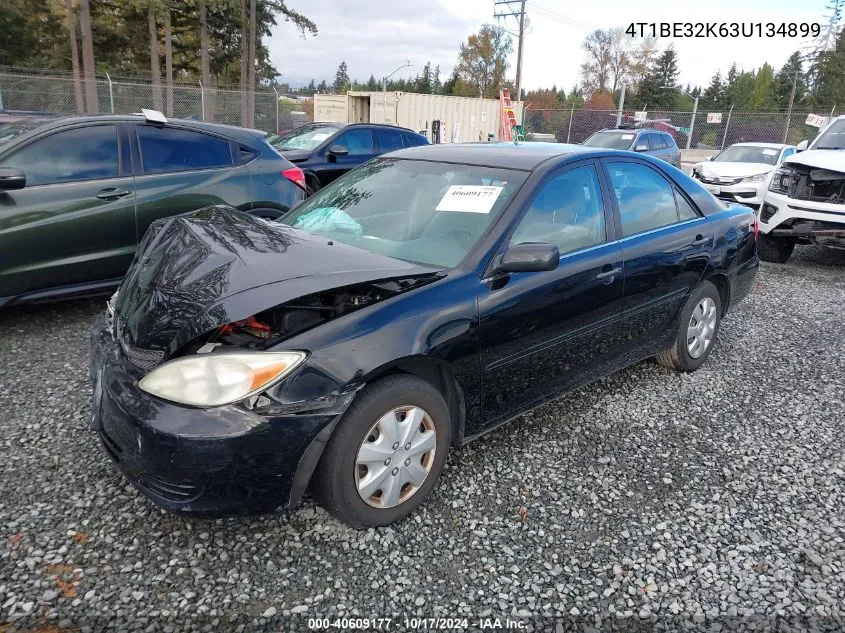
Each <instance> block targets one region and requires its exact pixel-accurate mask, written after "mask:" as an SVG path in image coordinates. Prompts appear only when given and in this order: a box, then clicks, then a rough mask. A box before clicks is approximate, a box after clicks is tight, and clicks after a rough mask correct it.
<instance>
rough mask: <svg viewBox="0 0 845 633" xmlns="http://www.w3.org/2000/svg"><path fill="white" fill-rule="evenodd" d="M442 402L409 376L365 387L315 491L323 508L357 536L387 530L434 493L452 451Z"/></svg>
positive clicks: (330, 448) (326, 456)
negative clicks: (368, 530) (362, 531)
mask: <svg viewBox="0 0 845 633" xmlns="http://www.w3.org/2000/svg"><path fill="white" fill-rule="evenodd" d="M450 430H451V421H450V418H449V408H448V406H447V405H446V402H445V401H444V399H443V397H442V396H441V395H440V394H439V393H438V391H437V390H436V389H435V388H434V387H433V386H432V385H430V384H429V383H427V382H425V381H424V380H421V379H419V378H416V377H415V376H409V375H397V376H388V377H386V378H383V379H381V380H379V381H377V382H374V383H373V384H371V385H370V386H368V387H367V388H366V389H365V390H364V391H363V392H362V393H361V394H360V395H359V396H358V397H357V398H356V399H355V401H354V402H353V403H352V405H350V407H349V409H348V410H347V411H346V413H345V414H344V415H343V418H342V419H341V421H340V423H339V425H338V427H337V429H336V430H335V432H334V433H333V434H332V437H331V440H329V444H328V445H327V446H326V450H325V452H324V453H323V456H322V457H321V459H320V464H319V466H318V468H317V472H316V473H315V477H314V481H313V484H312V487H313V491H314V496H315V497H316V499H317V501H319V503H320V505H322V506H323V507H324V508H326V509H327V510H328V511H329V512H331V513H332V514H334V515H335V516H336V517H338V518H339V519H341V520H342V521H345V522H346V523H348V524H349V525H351V526H353V527H357V528H362V527H374V526H379V525H388V524H389V523H393V522H394V521H398V520H399V519H402V518H404V517H406V516H408V515H409V514H410V513H411V512H413V511H414V509H416V508H417V507H418V506H419V505H420V504H421V503H422V502H423V501H424V500H425V498H426V497H427V496H428V494H429V493H430V492H431V490H432V488H433V487H434V484H435V483H436V481H437V478H438V477H439V476H440V472H441V471H442V470H443V464H444V463H445V461H446V455H447V453H448V451H449V434H450Z"/></svg>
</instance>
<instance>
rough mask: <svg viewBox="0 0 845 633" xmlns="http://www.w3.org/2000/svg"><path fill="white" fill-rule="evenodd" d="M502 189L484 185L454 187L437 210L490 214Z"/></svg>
mask: <svg viewBox="0 0 845 633" xmlns="http://www.w3.org/2000/svg"><path fill="white" fill-rule="evenodd" d="M502 189H503V187H487V186H484V185H452V186H450V187H449V189H448V191H446V195H444V196H443V198H442V199H441V200H440V203H439V204H438V205H437V208H436V209H435V210H436V211H460V212H463V213H490V209H492V208H493V205H494V204H495V202H496V199H497V198H498V197H499V194H500V193H502Z"/></svg>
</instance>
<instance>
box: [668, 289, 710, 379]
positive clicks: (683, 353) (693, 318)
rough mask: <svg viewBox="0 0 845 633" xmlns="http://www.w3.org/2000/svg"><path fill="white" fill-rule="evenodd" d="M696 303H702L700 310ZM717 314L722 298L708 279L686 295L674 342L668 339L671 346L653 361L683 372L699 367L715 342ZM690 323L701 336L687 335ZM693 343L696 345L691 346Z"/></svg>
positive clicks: (690, 328)
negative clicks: (696, 328) (700, 329)
mask: <svg viewBox="0 0 845 633" xmlns="http://www.w3.org/2000/svg"><path fill="white" fill-rule="evenodd" d="M700 306H703V311H702V312H699V311H698V309H699V307H700ZM711 310H712V311H711ZM702 315H703V316H704V318H702ZM721 317H722V299H721V297H720V296H719V291H718V290H717V289H716V286H714V285H713V284H712V283H710V282H709V281H705V282H704V283H702V284H701V285H700V286H698V288H697V289H696V290H695V291H694V292H693V293H692V295H690V298H689V299H688V300H687V302H686V304H685V305H684V309H683V310H682V311H681V317H680V321H679V326H678V333H677V334H676V335H675V342H674V343H672V347H670V348H669V349H668V350H666V351H665V352H661V353H660V354H658V355H657V356H656V357H655V358H656V359H657V362H658V363H660V364H661V365H663V366H664V367H668V368H669V369H674V370H675V371H683V372H690V371H695V370H696V369H698V368H699V367H701V365H702V364H704V361H705V360H707V357H708V356H709V355H710V352H711V351H712V350H713V346H714V345H715V344H716V338H717V337H718V335H719V326H720V325H721V322H722V318H721ZM711 319H712V320H711ZM702 321H703V322H704V325H703V326H699V325H698V324H699V323H701V322H702ZM694 324H695V325H694ZM693 327H702V328H703V331H702V335H703V339H699V338H698V337H689V334H690V333H691V330H692V329H693ZM690 341H692V342H690ZM705 343H706V344H705ZM694 344H696V346H695V347H691V346H692V345H694ZM699 344H704V349H703V350H702V349H701V347H699V346H698V345H699Z"/></svg>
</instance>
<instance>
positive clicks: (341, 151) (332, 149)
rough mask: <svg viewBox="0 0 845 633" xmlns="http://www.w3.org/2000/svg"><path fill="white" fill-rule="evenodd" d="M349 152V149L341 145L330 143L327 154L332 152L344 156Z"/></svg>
mask: <svg viewBox="0 0 845 633" xmlns="http://www.w3.org/2000/svg"><path fill="white" fill-rule="evenodd" d="M348 153H349V150H348V149H347V148H346V147H345V146H343V145H332V146H331V147H330V148H329V154H333V155H335V156H346V155H347V154H348Z"/></svg>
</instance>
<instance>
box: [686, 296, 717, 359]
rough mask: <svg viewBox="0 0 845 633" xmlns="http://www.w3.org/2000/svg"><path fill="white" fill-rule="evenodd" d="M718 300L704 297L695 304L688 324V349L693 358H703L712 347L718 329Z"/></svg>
mask: <svg viewBox="0 0 845 633" xmlns="http://www.w3.org/2000/svg"><path fill="white" fill-rule="evenodd" d="M716 319H717V315H716V302H715V301H713V299H711V298H710V297H704V298H703V299H702V300H701V301H699V302H698V305H696V306H695V309H694V310H693V311H692V315H691V316H690V320H689V325H688V326H687V351H688V352H689V355H690V356H691V357H692V358H701V357H702V356H703V355H704V353H705V352H706V351H707V350H708V349H710V345H711V344H712V343H713V335H714V333H715V331H716Z"/></svg>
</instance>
